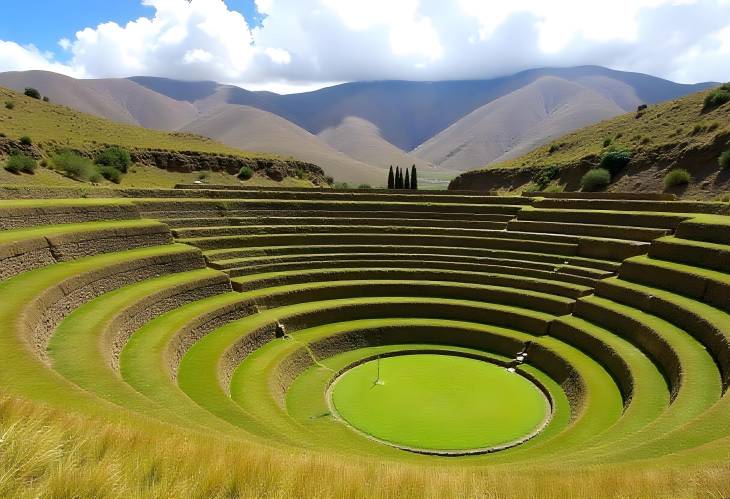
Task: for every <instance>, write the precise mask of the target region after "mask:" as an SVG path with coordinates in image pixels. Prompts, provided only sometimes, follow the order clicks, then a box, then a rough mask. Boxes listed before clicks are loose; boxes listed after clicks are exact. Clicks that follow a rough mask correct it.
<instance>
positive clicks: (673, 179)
mask: <svg viewBox="0 0 730 499" xmlns="http://www.w3.org/2000/svg"><path fill="white" fill-rule="evenodd" d="M691 179H692V177H691V176H690V174H689V172H688V171H687V170H684V169H682V168H676V169H674V170H672V171H670V172H669V173H667V174H666V176H665V177H664V187H665V188H667V189H668V188H670V187H675V186H677V185H687V184H689V181H690V180H691Z"/></svg>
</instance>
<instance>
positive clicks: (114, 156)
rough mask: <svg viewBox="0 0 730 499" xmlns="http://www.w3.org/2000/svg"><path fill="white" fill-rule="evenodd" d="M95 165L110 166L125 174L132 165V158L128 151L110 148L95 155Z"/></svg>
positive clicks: (117, 147) (114, 147) (121, 148)
mask: <svg viewBox="0 0 730 499" xmlns="http://www.w3.org/2000/svg"><path fill="white" fill-rule="evenodd" d="M96 164H98V165H103V166H112V167H114V168H116V169H117V170H119V171H120V172H122V173H127V169H128V168H129V165H131V164H132V158H131V156H130V155H129V151H127V150H126V149H124V148H123V147H119V146H110V147H107V148H106V149H104V150H102V151H99V153H97V155H96Z"/></svg>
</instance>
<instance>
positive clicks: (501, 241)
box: [179, 231, 578, 256]
mask: <svg viewBox="0 0 730 499" xmlns="http://www.w3.org/2000/svg"><path fill="white" fill-rule="evenodd" d="M515 234H516V233H515ZM495 235H497V236H501V237H466V236H450V235H429V234H382V233H362V234H352V233H316V232H315V233H308V234H265V235H247V236H223V237H200V238H191V239H180V240H179V242H182V243H187V244H191V245H193V246H196V247H198V248H200V249H202V250H217V249H228V248H251V247H255V246H288V245H291V246H302V245H312V244H318V245H319V244H321V245H333V244H344V245H403V246H443V245H444V244H452V245H454V246H458V247H465V248H482V249H497V250H508V251H529V252H533V253H552V254H555V255H564V256H574V255H577V253H578V245H577V244H574V243H559V242H547V241H541V240H528V239H521V238H519V237H509V238H506V237H505V236H509V235H508V234H501V233H500V232H499V231H496V232H495Z"/></svg>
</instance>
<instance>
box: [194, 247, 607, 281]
mask: <svg viewBox="0 0 730 499" xmlns="http://www.w3.org/2000/svg"><path fill="white" fill-rule="evenodd" d="M342 252H347V253H381V252H386V253H389V254H391V255H393V254H399V253H403V254H407V255H426V254H446V255H453V256H454V257H457V258H458V257H473V258H490V259H506V260H518V261H527V262H535V263H538V264H551V265H553V266H555V267H557V266H559V265H565V266H573V267H584V268H587V269H594V270H596V271H599V272H600V271H605V272H607V273H611V274H615V273H617V272H618V269H619V267H620V263H618V262H612V261H608V260H599V259H591V258H582V257H575V256H564V255H550V254H545V253H530V252H521V251H502V250H491V249H482V248H463V247H458V246H457V247H452V246H401V245H398V246H394V245H346V244H343V245H337V244H333V245H311V246H269V247H266V246H263V247H250V248H248V247H247V248H233V249H223V250H211V251H206V252H205V257H206V260H208V262H209V264H210V265H211V266H213V267H214V268H228V267H234V266H237V265H238V260H242V259H243V260H245V259H248V258H259V257H260V258H263V257H284V256H292V255H303V254H305V255H320V254H327V253H342Z"/></svg>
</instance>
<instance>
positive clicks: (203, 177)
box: [198, 172, 210, 181]
mask: <svg viewBox="0 0 730 499" xmlns="http://www.w3.org/2000/svg"><path fill="white" fill-rule="evenodd" d="M209 176H210V174H209V173H208V172H200V173H198V180H200V181H203V180H208V177H209Z"/></svg>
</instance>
